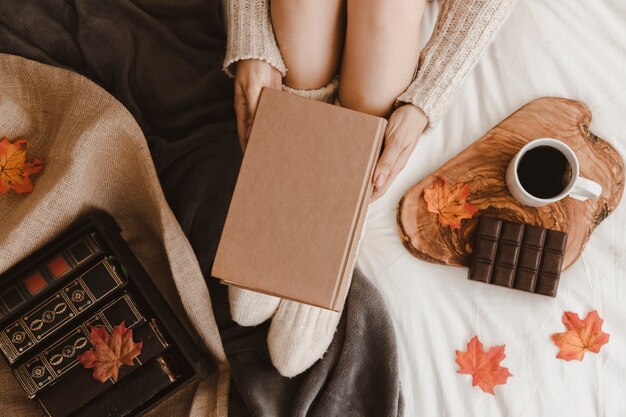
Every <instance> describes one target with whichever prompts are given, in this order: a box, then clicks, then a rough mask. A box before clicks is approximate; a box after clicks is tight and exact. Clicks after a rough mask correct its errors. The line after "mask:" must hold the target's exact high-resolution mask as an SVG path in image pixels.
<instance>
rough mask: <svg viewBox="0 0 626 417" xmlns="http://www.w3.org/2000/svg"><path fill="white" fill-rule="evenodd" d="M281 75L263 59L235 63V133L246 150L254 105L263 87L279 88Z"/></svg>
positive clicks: (254, 109) (257, 101)
mask: <svg viewBox="0 0 626 417" xmlns="http://www.w3.org/2000/svg"><path fill="white" fill-rule="evenodd" d="M281 83H282V76H281V74H280V71H278V70H277V69H276V68H274V67H272V66H271V65H270V64H268V63H267V62H265V61H261V60H259V59H245V60H242V61H239V62H238V63H237V70H236V73H235V114H236V116H237V134H238V136H239V144H240V145H241V149H242V150H243V151H245V150H246V145H247V144H248V137H249V136H250V129H251V128H252V122H253V121H254V114H255V113H256V106H257V104H258V103H259V97H260V96H261V90H262V89H263V87H269V88H274V89H277V90H280V87H281Z"/></svg>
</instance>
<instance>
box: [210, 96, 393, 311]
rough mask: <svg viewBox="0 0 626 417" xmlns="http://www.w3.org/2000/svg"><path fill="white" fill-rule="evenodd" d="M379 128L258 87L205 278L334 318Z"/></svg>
mask: <svg viewBox="0 0 626 417" xmlns="http://www.w3.org/2000/svg"><path fill="white" fill-rule="evenodd" d="M386 124H387V121H386V120H385V119H382V118H379V117H374V116H370V115H367V114H363V113H359V112H356V111H352V110H348V109H344V108H341V107H338V106H333V105H330V104H326V103H320V102H316V101H313V100H309V99H305V98H301V97H297V96H295V95H292V94H288V93H284V92H281V91H277V90H271V89H264V90H263V93H262V94H261V99H260V101H259V106H258V109H257V113H256V116H255V121H254V124H253V127H252V131H251V134H250V140H249V142H248V146H247V149H246V152H245V156H244V159H243V163H242V166H241V171H240V172H239V177H238V179H237V185H236V187H235V191H234V195H233V198H232V201H231V204H230V209H229V211H228V216H227V218H226V224H225V226H224V230H223V232H222V236H221V240H220V244H219V247H218V250H217V255H216V258H215V263H214V265H213V270H212V274H213V275H214V276H215V277H218V278H221V279H222V281H223V282H224V283H226V284H229V285H236V286H239V287H243V288H247V289H251V290H255V291H259V292H263V293H267V294H272V295H276V296H279V297H282V298H287V299H291V300H295V301H299V302H303V303H307V304H311V305H315V306H319V307H324V308H328V309H331V310H335V311H341V309H342V307H343V304H344V301H345V297H346V294H347V289H348V287H349V283H350V279H351V277H352V269H353V267H354V261H355V257H356V250H357V246H358V244H359V239H360V235H361V231H362V228H363V221H364V218H365V214H366V211H367V206H368V204H369V200H370V196H371V193H372V189H373V185H372V176H373V171H374V167H375V164H376V161H377V160H378V156H379V154H380V149H381V146H382V142H383V136H384V132H385V126H386Z"/></svg>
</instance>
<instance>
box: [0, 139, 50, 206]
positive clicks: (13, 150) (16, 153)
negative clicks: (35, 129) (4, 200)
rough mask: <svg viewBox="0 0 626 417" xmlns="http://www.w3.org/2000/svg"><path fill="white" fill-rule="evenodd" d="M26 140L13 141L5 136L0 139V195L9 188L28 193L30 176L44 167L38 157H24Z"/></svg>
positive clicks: (29, 190)
mask: <svg viewBox="0 0 626 417" xmlns="http://www.w3.org/2000/svg"><path fill="white" fill-rule="evenodd" d="M27 153H28V140H26V139H20V140H16V141H15V142H14V143H11V142H9V140H8V139H7V138H2V139H0V195H1V194H5V193H6V192H7V191H9V190H10V189H13V190H15V192H17V193H30V192H31V191H33V183H32V182H31V181H30V176H31V175H32V174H36V173H38V172H39V171H41V169H42V168H43V167H44V164H43V162H41V161H40V160H39V159H30V160H29V159H26V154H27Z"/></svg>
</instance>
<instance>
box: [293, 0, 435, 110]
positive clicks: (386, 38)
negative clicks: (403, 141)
mask: <svg viewBox="0 0 626 417" xmlns="http://www.w3.org/2000/svg"><path fill="white" fill-rule="evenodd" d="M287 1H289V0H287ZM424 1H425V0H347V19H348V25H347V33H346V41H345V47H344V52H343V59H342V63H341V75H340V83H339V101H340V102H341V105H342V106H343V107H347V108H351V109H354V110H359V111H362V112H365V113H370V114H374V115H377V116H389V114H390V113H391V110H392V106H393V103H394V101H395V99H396V97H398V96H399V95H400V94H402V92H403V91H404V90H405V89H406V88H407V87H408V85H409V84H410V83H411V79H412V76H413V73H414V71H415V68H416V67H417V62H418V59H419V29H420V22H421V20H422V14H423V12H424ZM311 3H317V2H311Z"/></svg>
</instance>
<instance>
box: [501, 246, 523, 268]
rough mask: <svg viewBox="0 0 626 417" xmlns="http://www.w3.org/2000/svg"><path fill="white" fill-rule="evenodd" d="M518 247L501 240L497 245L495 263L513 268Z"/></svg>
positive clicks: (517, 254) (515, 263)
mask: <svg viewBox="0 0 626 417" xmlns="http://www.w3.org/2000/svg"><path fill="white" fill-rule="evenodd" d="M519 249H520V247H519V246H518V245H514V244H511V243H508V242H502V241H501V242H500V244H499V245H498V256H497V259H496V264H497V265H506V266H510V267H513V268H515V265H517V258H518V256H519Z"/></svg>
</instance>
